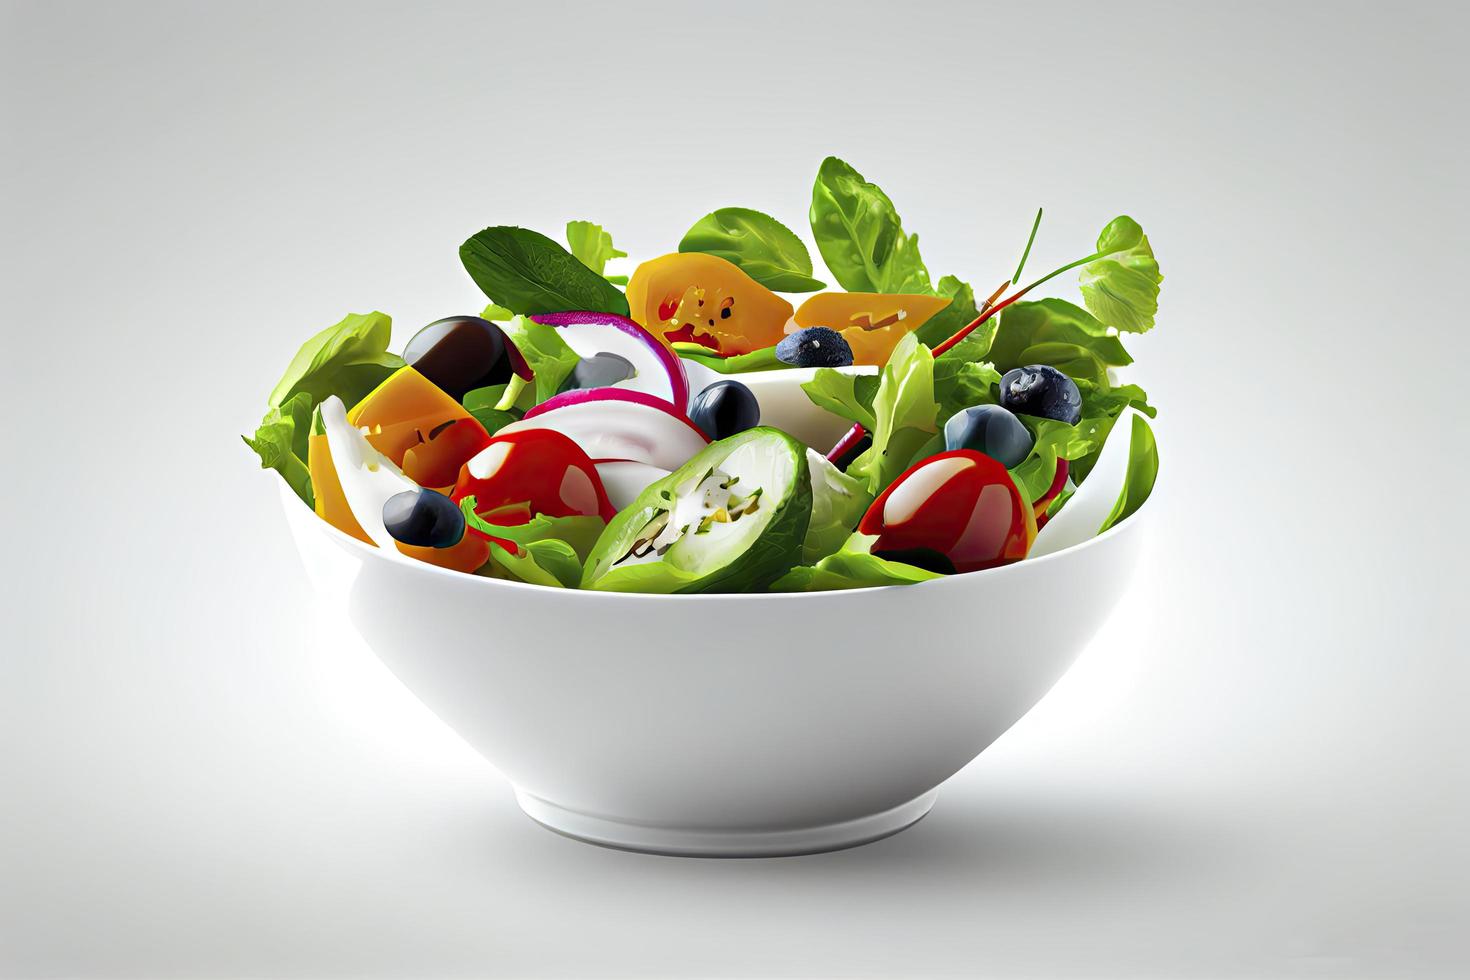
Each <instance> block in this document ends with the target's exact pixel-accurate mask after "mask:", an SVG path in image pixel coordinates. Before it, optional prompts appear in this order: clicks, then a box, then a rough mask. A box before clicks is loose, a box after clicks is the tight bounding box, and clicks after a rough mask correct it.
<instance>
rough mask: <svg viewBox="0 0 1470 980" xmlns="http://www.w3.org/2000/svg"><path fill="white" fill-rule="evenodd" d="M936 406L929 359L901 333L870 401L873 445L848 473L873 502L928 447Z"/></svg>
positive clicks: (926, 352)
mask: <svg viewBox="0 0 1470 980" xmlns="http://www.w3.org/2000/svg"><path fill="white" fill-rule="evenodd" d="M938 414H939V404H938V403H937V402H936V401H935V400H934V357H933V355H931V354H930V353H929V348H927V347H925V346H924V345H923V344H921V343H919V342H918V340H916V339H915V338H914V335H913V334H905V335H904V337H903V339H902V340H900V341H899V342H898V346H897V347H895V348H894V349H893V353H892V354H891V355H889V358H888V363H887V364H885V365H884V366H883V371H882V373H881V374H879V376H878V392H877V394H875V395H874V396H873V420H874V425H873V428H872V430H871V431H872V434H873V445H872V446H870V447H869V448H868V449H867V450H866V451H864V452H863V454H862V455H861V456H859V457H858V458H857V459H856V460H854V461H853V463H852V465H851V466H849V467H848V468H847V472H848V473H850V474H852V475H853V476H856V477H858V478H859V479H861V480H863V481H864V482H865V483H866V484H867V487H868V492H869V493H871V494H873V495H874V496H875V497H876V496H877V495H878V494H879V493H881V492H882V491H883V488H884V487H886V486H888V484H890V483H892V482H893V481H894V480H895V479H896V478H897V477H898V476H899V474H901V473H902V472H903V471H904V470H906V469H908V466H909V463H910V462H912V461H913V459H914V456H915V454H916V453H917V452H918V450H919V449H921V448H922V447H923V446H925V445H926V444H927V443H929V442H931V441H932V439H933V437H934V435H935V433H936V432H937V431H938V429H937V426H936V424H935V419H936V416H937V415H938Z"/></svg>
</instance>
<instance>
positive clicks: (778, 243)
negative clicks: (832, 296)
mask: <svg viewBox="0 0 1470 980" xmlns="http://www.w3.org/2000/svg"><path fill="white" fill-rule="evenodd" d="M679 251H681V252H706V253H708V254H710V255H718V256H719V257H720V258H722V259H724V260H726V261H727V262H733V263H734V264H735V265H737V266H739V267H740V268H741V270H743V271H744V272H745V274H746V275H748V276H750V278H752V279H754V280H755V281H756V282H758V283H760V284H761V285H762V286H765V287H766V288H767V289H774V290H776V291H777V292H783V293H809V292H812V291H813V290H817V289H822V288H823V287H824V286H825V285H826V284H825V283H823V282H821V281H820V280H817V279H813V278H812V257H811V254H810V253H809V252H807V250H806V246H805V245H803V244H802V242H801V239H800V238H797V237H796V233H795V232H794V231H792V230H791V229H790V228H787V227H786V226H785V225H783V224H782V223H781V222H779V221H777V220H776V219H775V218H773V217H771V216H770V215H768V214H762V213H761V212H760V211H752V210H751V209H749V208H720V209H719V210H717V211H711V212H710V213H709V214H707V215H705V216H704V217H703V218H700V219H699V220H698V221H696V222H695V223H694V227H693V228H690V229H689V231H687V232H686V233H685V234H684V238H683V240H682V241H680V242H679Z"/></svg>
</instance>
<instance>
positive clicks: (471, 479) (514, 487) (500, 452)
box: [450, 429, 615, 525]
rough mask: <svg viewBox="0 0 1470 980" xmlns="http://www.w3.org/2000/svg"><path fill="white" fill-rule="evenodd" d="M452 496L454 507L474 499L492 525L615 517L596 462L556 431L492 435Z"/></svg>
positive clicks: (466, 467) (463, 471)
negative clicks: (539, 518) (535, 519)
mask: <svg viewBox="0 0 1470 980" xmlns="http://www.w3.org/2000/svg"><path fill="white" fill-rule="evenodd" d="M450 496H451V497H452V498H453V499H454V502H455V503H459V502H460V501H461V500H463V499H464V498H465V497H470V496H473V497H474V498H475V513H477V514H479V515H480V516H481V517H483V518H484V519H485V520H487V521H489V522H490V523H492V524H503V525H512V524H524V523H526V522H527V521H529V520H530V519H531V518H532V517H534V516H535V515H537V514H545V515H546V516H548V517H578V516H593V515H595V516H597V517H601V518H602V519H603V520H605V521H606V520H611V519H612V516H613V514H614V513H615V511H614V509H613V506H612V504H611V503H609V502H608V499H607V491H605V490H604V489H603V487H602V480H601V479H600V478H599V477H598V475H597V467H595V466H594V465H593V464H592V460H591V459H590V458H589V457H588V456H587V454H586V453H585V452H583V451H582V447H580V446H578V445H577V444H576V443H575V442H573V441H572V440H571V439H569V438H567V437H566V436H564V435H562V434H561V433H560V432H556V431H553V430H551V429H527V430H525V431H523V432H513V433H509V434H506V435H496V436H492V437H491V438H490V444H489V445H488V446H487V447H486V448H485V449H484V450H482V451H481V452H480V453H479V454H478V455H476V456H475V457H474V458H473V459H471V460H470V461H469V462H467V463H465V464H464V466H463V467H462V468H461V469H460V471H459V480H458V482H457V483H455V485H454V490H453V492H452V493H451V494H450Z"/></svg>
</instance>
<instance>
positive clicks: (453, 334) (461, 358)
mask: <svg viewBox="0 0 1470 980" xmlns="http://www.w3.org/2000/svg"><path fill="white" fill-rule="evenodd" d="M520 356H521V355H520V351H518V350H516V347H515V344H513V343H512V342H511V340H510V338H509V337H507V336H506V335H505V332H504V331H503V330H501V329H500V328H499V327H497V326H496V325H495V324H493V323H491V322H490V321H489V320H482V319H481V318H479V317H477V316H451V317H447V318H445V319H443V320H435V321H434V322H433V323H431V324H429V325H428V326H427V327H424V329H422V330H420V331H419V332H418V333H416V334H414V335H413V336H412V337H410V338H409V341H408V343H407V344H406V345H404V348H403V362H404V363H405V364H407V365H408V366H409V367H411V368H413V369H414V370H415V371H417V372H418V373H419V374H422V375H423V376H424V377H426V378H428V379H429V380H430V381H432V382H434V384H436V385H438V386H439V387H440V389H442V390H443V391H444V392H445V393H447V394H448V395H449V396H450V397H451V398H453V399H454V400H455V401H460V400H462V399H463V398H464V396H465V392H467V391H473V390H474V389H476V388H485V387H488V386H489V385H498V384H505V383H506V382H507V381H509V380H510V376H511V373H512V372H513V371H514V370H515V369H516V366H517V364H518V363H519V362H520Z"/></svg>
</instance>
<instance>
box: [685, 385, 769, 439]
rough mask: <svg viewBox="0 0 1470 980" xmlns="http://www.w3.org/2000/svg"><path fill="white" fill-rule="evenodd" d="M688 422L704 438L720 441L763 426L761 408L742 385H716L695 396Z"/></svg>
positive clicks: (753, 396) (690, 407)
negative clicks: (702, 432)
mask: <svg viewBox="0 0 1470 980" xmlns="http://www.w3.org/2000/svg"><path fill="white" fill-rule="evenodd" d="M689 420H690V421H691V422H693V423H694V424H695V425H697V426H699V427H700V429H702V430H703V431H704V434H705V435H707V436H709V437H710V438H711V439H715V440H719V439H724V438H726V437H727V436H733V435H735V434H736V433H737V432H744V431H745V430H746V429H753V428H755V427H756V426H757V425H760V422H761V406H760V402H758V401H756V398H755V394H754V393H753V392H752V391H751V390H750V389H749V388H747V387H745V385H743V384H741V383H740V382H739V381H716V382H715V383H714V384H712V385H710V386H709V387H707V388H705V389H704V390H703V391H701V392H700V393H699V394H697V395H695V396H694V402H693V404H691V405H690V406H689Z"/></svg>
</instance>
